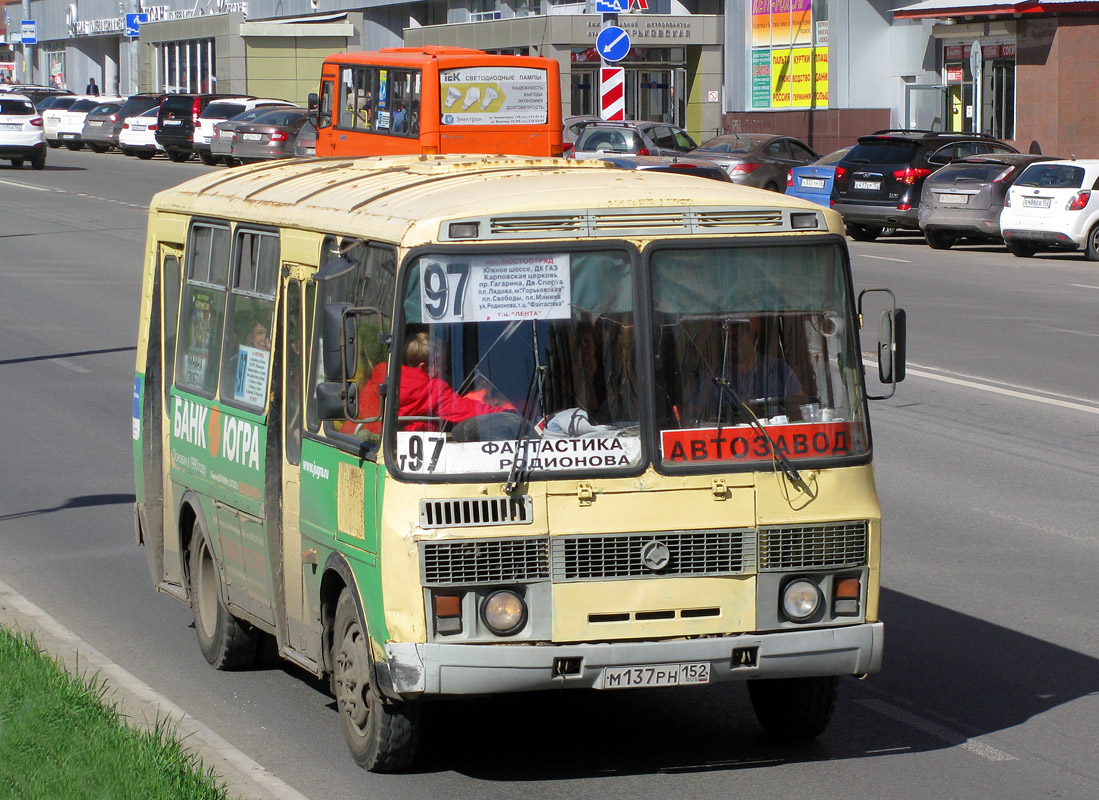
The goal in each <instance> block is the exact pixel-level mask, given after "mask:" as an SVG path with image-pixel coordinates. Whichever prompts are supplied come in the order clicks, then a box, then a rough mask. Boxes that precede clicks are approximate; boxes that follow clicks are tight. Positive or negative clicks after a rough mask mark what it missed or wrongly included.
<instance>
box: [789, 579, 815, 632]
mask: <svg viewBox="0 0 1099 800" xmlns="http://www.w3.org/2000/svg"><path fill="white" fill-rule="evenodd" d="M819 608H820V589H818V588H817V585H816V584H815V583H813V582H812V581H808V580H805V579H804V578H798V579H797V580H793V581H790V582H789V583H788V584H786V588H784V589H783V590H782V613H783V614H785V615H786V617H787V619H790V620H793V621H794V622H805V621H806V620H807V619H809V618H810V617H812V616H813V615H814V614H816V613H817V610H818V609H819Z"/></svg>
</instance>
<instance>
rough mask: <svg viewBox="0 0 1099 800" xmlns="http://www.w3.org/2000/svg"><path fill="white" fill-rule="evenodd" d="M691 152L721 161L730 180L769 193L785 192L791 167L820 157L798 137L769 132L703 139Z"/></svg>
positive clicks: (710, 159) (809, 162)
mask: <svg viewBox="0 0 1099 800" xmlns="http://www.w3.org/2000/svg"><path fill="white" fill-rule="evenodd" d="M690 155H691V156H692V157H697V158H704V159H706V160H707V161H713V162H714V163H716V164H720V165H721V167H722V169H724V170H725V171H726V172H728V173H729V177H730V178H732V179H733V183H739V184H741V185H742V186H757V187H759V188H761V189H769V190H771V191H772V192H781V191H785V189H786V176H787V175H788V174H789V172H790V170H791V169H793V168H794V167H800V166H803V165H805V164H812V163H813V162H814V161H816V160H817V159H818V158H820V156H819V155H818V154H817V153H816V152H814V150H813V148H811V147H810V146H809V145H807V144H806V143H805V142H803V141H801V140H800V139H794V138H793V137H791V136H776V135H774V134H770V133H726V134H724V135H723V136H716V137H714V138H713V139H710V140H709V141H706V142H703V143H702V144H700V145H699V146H698V147H696V148H695V149H694V150H692V151H691V153H690Z"/></svg>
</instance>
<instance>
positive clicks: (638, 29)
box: [588, 16, 702, 44]
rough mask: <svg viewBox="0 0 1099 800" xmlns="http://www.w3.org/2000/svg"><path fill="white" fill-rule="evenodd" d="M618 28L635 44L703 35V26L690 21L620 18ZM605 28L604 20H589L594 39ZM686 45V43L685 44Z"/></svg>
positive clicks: (688, 38)
mask: <svg viewBox="0 0 1099 800" xmlns="http://www.w3.org/2000/svg"><path fill="white" fill-rule="evenodd" d="M617 24H618V27H620V28H622V30H624V31H625V32H626V34H627V35H628V36H629V38H630V40H631V41H633V42H634V43H635V44H636V43H637V42H638V40H639V39H641V40H646V41H645V42H644V43H645V44H648V43H650V42H651V40H653V39H660V40H665V41H666V40H669V39H687V40H690V39H693V38H695V37H697V36H701V35H702V27H701V24H700V23H698V22H696V21H695V20H690V19H667V20H660V19H653V18H652V17H645V16H642V17H636V16H635V17H619V19H618V23H617ZM602 28H603V22H602V20H596V19H593V20H589V21H588V29H589V31H590V33H591V35H592V36H593V37H595V36H598V34H599V31H600V30H602ZM684 44H686V42H684Z"/></svg>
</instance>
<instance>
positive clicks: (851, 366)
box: [649, 244, 868, 466]
mask: <svg viewBox="0 0 1099 800" xmlns="http://www.w3.org/2000/svg"><path fill="white" fill-rule="evenodd" d="M649 263H650V268H651V275H652V295H653V311H654V329H653V349H654V353H655V357H656V381H655V389H656V396H657V403H656V415H657V424H658V427H659V429H660V436H661V441H660V450H661V454H662V461H663V463H664V465H666V466H679V465H689V464H698V463H701V464H713V463H715V462H720V463H733V464H735V463H738V462H739V463H746V464H754V465H757V466H758V464H759V463H760V462H761V461H770V460H771V459H772V458H773V456H774V451H778V452H779V453H781V454H783V455H785V456H786V457H787V458H789V459H822V458H832V457H837V456H852V455H861V454H864V453H866V451H867V449H868V436H867V427H866V418H865V410H864V407H863V398H862V396H861V395H860V392H859V385H860V383H859V376H858V369H859V367H858V365H859V360H858V354H857V352H856V347H857V338H856V337H855V335H854V334H853V328H854V324H853V315H852V308H851V299H850V298H851V290H850V287H849V285H848V279H847V270H846V267H845V261H844V258H843V253H842V250H841V248H840V247H839V246H837V245H832V244H819V245H810V246H806V245H804V244H798V245H790V246H757V247H745V246H743V245H739V246H737V247H687V248H684V247H660V248H659V249H654V250H653V252H652V253H651V255H650V257H649Z"/></svg>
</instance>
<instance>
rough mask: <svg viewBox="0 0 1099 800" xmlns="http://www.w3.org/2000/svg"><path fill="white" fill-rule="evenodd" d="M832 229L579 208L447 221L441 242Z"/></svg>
mask: <svg viewBox="0 0 1099 800" xmlns="http://www.w3.org/2000/svg"><path fill="white" fill-rule="evenodd" d="M793 230H818V231H826V230H828V225H827V223H826V222H825V220H824V215H823V214H821V213H820V212H817V211H804V210H801V209H783V208H729V207H727V206H726V207H698V208H694V207H677V208H634V209H622V208H614V209H604V208H599V209H578V210H569V211H557V212H550V213H545V214H530V213H517V214H490V215H487V216H480V217H463V218H461V219H452V220H447V221H446V222H444V223H443V224H442V225H441V226H440V231H439V239H440V240H441V241H471V240H473V241H475V240H485V239H545V238H554V237H562V238H565V237H568V238H576V237H585V236H591V237H599V236H647V235H652V234H654V233H661V234H677V233H678V234H691V233H741V234H743V233H778V232H784V231H793Z"/></svg>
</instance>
